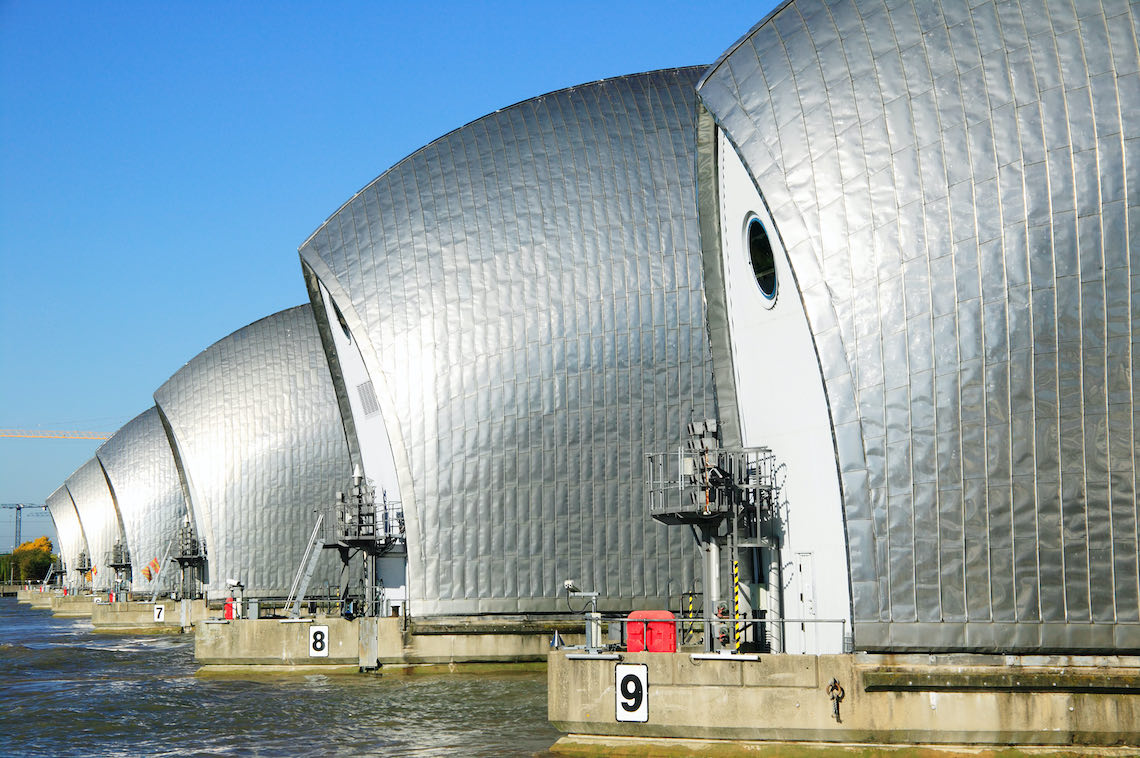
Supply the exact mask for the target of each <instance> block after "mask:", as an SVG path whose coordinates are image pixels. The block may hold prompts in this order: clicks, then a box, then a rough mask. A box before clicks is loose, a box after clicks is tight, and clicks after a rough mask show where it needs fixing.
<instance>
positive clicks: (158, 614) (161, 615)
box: [154, 604, 166, 624]
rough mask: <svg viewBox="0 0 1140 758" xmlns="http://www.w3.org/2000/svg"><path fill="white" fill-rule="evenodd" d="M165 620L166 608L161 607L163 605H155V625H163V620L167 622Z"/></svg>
mask: <svg viewBox="0 0 1140 758" xmlns="http://www.w3.org/2000/svg"><path fill="white" fill-rule="evenodd" d="M165 619H166V606H165V605H161V604H159V605H155V606H154V623H156V624H161V623H162V622H163V620H165Z"/></svg>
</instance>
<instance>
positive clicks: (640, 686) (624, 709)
mask: <svg viewBox="0 0 1140 758" xmlns="http://www.w3.org/2000/svg"><path fill="white" fill-rule="evenodd" d="M614 690H615V693H616V695H617V705H616V707H615V709H614V712H615V715H616V718H617V720H618V721H640V722H642V723H645V722H646V721H649V666H647V665H646V664H644V663H618V664H616V665H615V666H614Z"/></svg>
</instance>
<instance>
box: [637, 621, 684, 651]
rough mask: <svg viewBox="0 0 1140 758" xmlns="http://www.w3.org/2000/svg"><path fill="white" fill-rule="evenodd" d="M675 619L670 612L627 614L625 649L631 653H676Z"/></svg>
mask: <svg viewBox="0 0 1140 758" xmlns="http://www.w3.org/2000/svg"><path fill="white" fill-rule="evenodd" d="M676 618H677V617H676V616H674V615H673V614H672V613H671V612H670V611H634V612H633V613H631V614H629V623H627V624H626V649H628V650H629V652H631V653H640V652H642V651H643V650H644V651H647V652H650V653H675V652H677V625H676V623H674V619H676ZM650 619H653V620H650ZM637 622H641V623H637Z"/></svg>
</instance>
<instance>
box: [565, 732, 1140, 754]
mask: <svg viewBox="0 0 1140 758" xmlns="http://www.w3.org/2000/svg"><path fill="white" fill-rule="evenodd" d="M550 752H551V753H553V754H554V755H564V756H575V758H609V757H610V756H626V757H627V758H648V757H649V756H653V758H662V757H663V756H684V757H685V758H817V757H818V758H828V757H829V756H848V757H850V758H855V757H857V756H865V757H866V758H874V757H877V756H896V757H897V758H949V756H970V758H1019V757H1020V756H1051V757H1052V758H1064V757H1065V756H1071V757H1072V758H1077V757H1078V756H1080V757H1081V758H1089V757H1090V756H1103V757H1104V758H1109V757H1112V758H1117V757H1119V758H1124V757H1125V756H1129V758H1131V757H1132V756H1135V755H1136V748H1134V747H1115V748H1113V747H1066V748H1058V747H1032V746H1022V747H1020V748H1010V747H999V748H979V747H977V746H976V745H881V744H871V745H857V744H849V743H838V742H829V743H819V742H814V743H813V742H754V741H744V740H738V741H733V742H730V741H727V740H698V739H680V738H677V739H646V738H637V737H598V736H594V735H583V734H571V735H567V736H565V737H563V738H562V739H560V740H558V742H555V743H554V745H552V746H551V748H550Z"/></svg>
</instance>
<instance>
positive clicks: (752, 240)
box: [748, 217, 776, 300]
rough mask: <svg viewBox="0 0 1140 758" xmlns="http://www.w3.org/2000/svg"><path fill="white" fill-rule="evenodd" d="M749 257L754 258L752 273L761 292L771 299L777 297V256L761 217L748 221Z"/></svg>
mask: <svg viewBox="0 0 1140 758" xmlns="http://www.w3.org/2000/svg"><path fill="white" fill-rule="evenodd" d="M748 257H749V258H750V259H751V260H752V273H753V274H754V275H755V276H756V283H757V284H759V285H760V292H761V294H763V295H764V297H766V298H768V299H769V300H775V299H776V256H775V255H774V254H773V253H772V243H771V242H770V241H769V240H768V232H766V231H765V230H764V225H763V224H762V223H760V219H758V218H755V217H753V218H752V220H751V221H749V222H748Z"/></svg>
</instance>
